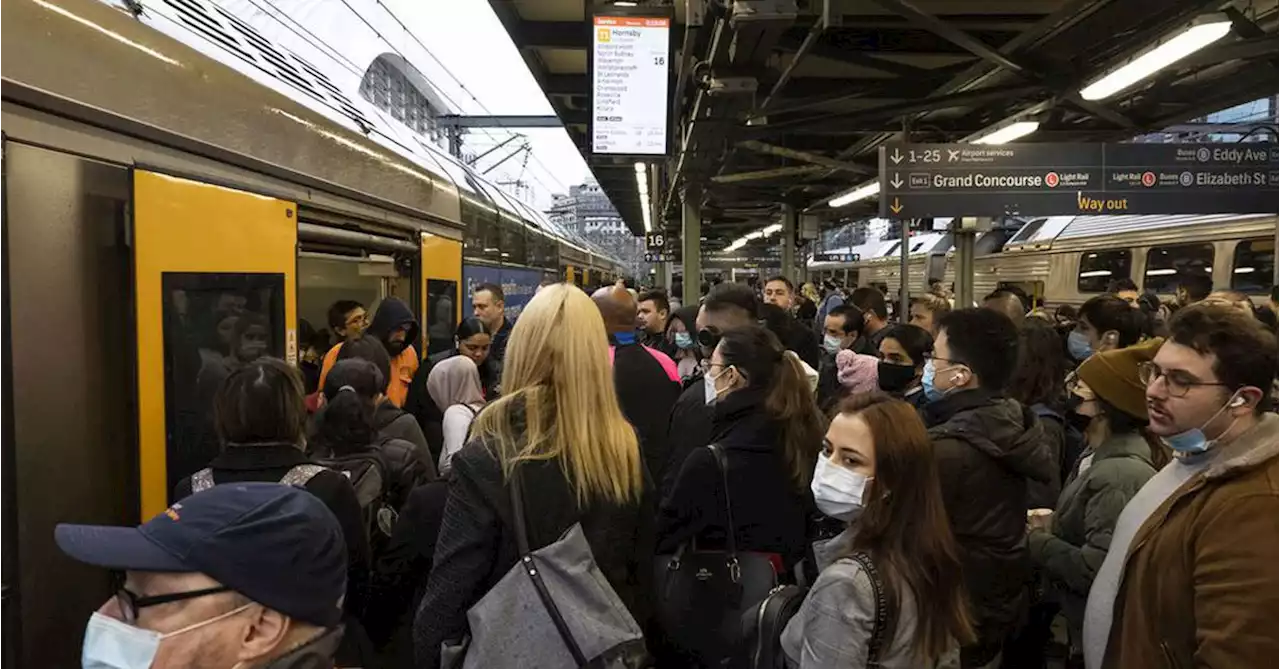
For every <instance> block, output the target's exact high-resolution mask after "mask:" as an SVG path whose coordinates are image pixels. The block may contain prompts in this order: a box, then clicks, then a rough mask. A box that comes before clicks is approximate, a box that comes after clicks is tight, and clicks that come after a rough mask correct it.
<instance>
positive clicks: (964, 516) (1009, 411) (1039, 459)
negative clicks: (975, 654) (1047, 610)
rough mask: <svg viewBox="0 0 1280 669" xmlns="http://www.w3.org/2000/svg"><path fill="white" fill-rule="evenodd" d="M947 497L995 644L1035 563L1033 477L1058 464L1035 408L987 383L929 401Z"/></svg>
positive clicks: (970, 583) (977, 612) (978, 619)
mask: <svg viewBox="0 0 1280 669" xmlns="http://www.w3.org/2000/svg"><path fill="white" fill-rule="evenodd" d="M922 413H923V417H924V421H925V425H927V426H928V427H929V437H930V439H932V440H933V445H934V457H935V458H937V461H938V474H939V479H940V482H941V484H942V499H943V502H944V504H945V505H946V508H947V515H948V517H949V518H950V521H951V530H952V532H954V533H955V537H956V541H957V543H959V544H960V558H961V562H962V564H963V565H964V575H965V585H966V586H967V588H968V591H969V595H970V599H971V601H972V604H973V610H972V615H973V618H974V623H975V631H976V632H977V636H978V643H979V646H991V645H993V644H994V646H995V648H997V649H998V647H999V643H1000V641H1001V640H1002V639H1004V637H1005V636H1006V635H1007V634H1008V633H1009V632H1011V631H1012V629H1013V627H1014V625H1015V623H1016V622H1017V616H1018V610H1017V608H1018V607H1017V603H1018V600H1019V598H1020V596H1021V593H1022V588H1023V586H1024V584H1025V583H1026V580H1027V577H1028V575H1029V571H1030V563H1029V560H1028V555H1027V546H1026V541H1025V535H1026V524H1027V506H1026V503H1027V483H1028V481H1041V482H1049V481H1052V479H1053V475H1054V471H1055V470H1056V467H1057V464H1056V463H1055V462H1054V461H1053V457H1052V455H1051V454H1050V453H1049V449H1048V447H1047V446H1046V445H1045V440H1044V432H1043V428H1042V427H1041V426H1040V421H1039V420H1038V419H1037V418H1036V416H1035V414H1034V413H1032V412H1031V410H1030V409H1027V408H1026V407H1024V406H1022V405H1021V404H1019V403H1018V402H1017V401H1016V400H1012V399H1008V398H1006V397H1003V396H1001V395H999V394H998V393H993V392H990V391H987V390H983V389H974V390H962V391H958V392H955V393H952V394H950V395H948V396H946V397H944V398H942V399H940V400H938V401H936V402H933V403H930V404H928V405H926V406H925V409H924V411H923V412H922Z"/></svg>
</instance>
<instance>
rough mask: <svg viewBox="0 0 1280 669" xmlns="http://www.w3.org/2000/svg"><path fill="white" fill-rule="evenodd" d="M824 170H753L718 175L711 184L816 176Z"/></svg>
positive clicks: (803, 167)
mask: <svg viewBox="0 0 1280 669" xmlns="http://www.w3.org/2000/svg"><path fill="white" fill-rule="evenodd" d="M824 170H826V168H825V167H823V166H821V165H797V166H795V167H778V168H775V169H771V170H752V171H749V172H735V173H732V174H717V175H716V176H713V177H711V182H712V183H716V184H731V183H739V182H742V181H766V180H768V179H781V178H783V177H796V176H803V175H807V174H816V173H818V172H822V171H824Z"/></svg>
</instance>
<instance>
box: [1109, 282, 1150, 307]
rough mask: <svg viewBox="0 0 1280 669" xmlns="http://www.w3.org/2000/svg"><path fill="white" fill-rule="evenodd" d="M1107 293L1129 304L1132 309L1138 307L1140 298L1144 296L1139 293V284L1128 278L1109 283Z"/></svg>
mask: <svg viewBox="0 0 1280 669" xmlns="http://www.w3.org/2000/svg"><path fill="white" fill-rule="evenodd" d="M1107 293H1108V294H1111V295H1115V296H1116V297H1118V298H1120V299H1122V300H1124V301H1125V302H1128V303H1129V306H1131V307H1136V306H1138V297H1139V296H1141V294H1142V293H1140V292H1139V291H1138V284H1136V283H1134V282H1133V279H1130V278H1129V277H1127V276H1122V277H1120V278H1119V279H1112V280H1111V281H1110V282H1108V283H1107Z"/></svg>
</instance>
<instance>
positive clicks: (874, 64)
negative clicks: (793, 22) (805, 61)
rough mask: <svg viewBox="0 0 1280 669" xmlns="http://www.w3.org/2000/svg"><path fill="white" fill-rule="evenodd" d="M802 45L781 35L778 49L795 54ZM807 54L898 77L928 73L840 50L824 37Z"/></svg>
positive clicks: (897, 63)
mask: <svg viewBox="0 0 1280 669" xmlns="http://www.w3.org/2000/svg"><path fill="white" fill-rule="evenodd" d="M803 43H804V39H803V38H801V39H796V38H795V37H794V36H791V35H783V36H782V37H781V39H779V40H778V48H779V49H781V50H783V51H790V52H796V51H799V50H800V47H801V46H802V45H803ZM809 53H810V55H813V56H817V57H819V58H826V59H827V60H834V61H836V62H840V63H844V64H846V65H856V66H858V67H865V68H868V69H872V70H879V71H880V72H884V73H886V74H892V75H894V76H898V77H908V78H910V77H924V76H928V75H929V72H930V70H929V69H927V68H923V67H916V66H915V65H908V64H906V63H899V62H898V61H896V60H888V59H886V58H876V57H875V56H869V55H867V54H865V53H859V52H857V51H851V50H848V49H842V48H840V47H838V46H836V45H833V44H830V43H829V42H827V38H826V37H825V36H823V37H820V38H818V40H817V43H815V44H814V45H813V46H812V48H811V49H810V50H809Z"/></svg>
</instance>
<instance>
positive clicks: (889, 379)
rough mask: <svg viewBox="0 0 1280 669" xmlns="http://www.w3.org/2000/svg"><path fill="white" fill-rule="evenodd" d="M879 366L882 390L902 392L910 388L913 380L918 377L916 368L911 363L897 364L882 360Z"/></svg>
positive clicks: (877, 372)
mask: <svg viewBox="0 0 1280 669" xmlns="http://www.w3.org/2000/svg"><path fill="white" fill-rule="evenodd" d="M877 367H878V369H877V370H876V374H877V375H878V376H879V384H880V390H883V391H885V392H889V393H900V392H902V391H904V390H906V389H907V388H910V387H911V382H912V381H915V379H916V368H915V367H913V366H911V365H895V364H893V363H891V362H889V361H887V360H881V361H880V363H879V364H878V365H877Z"/></svg>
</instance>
